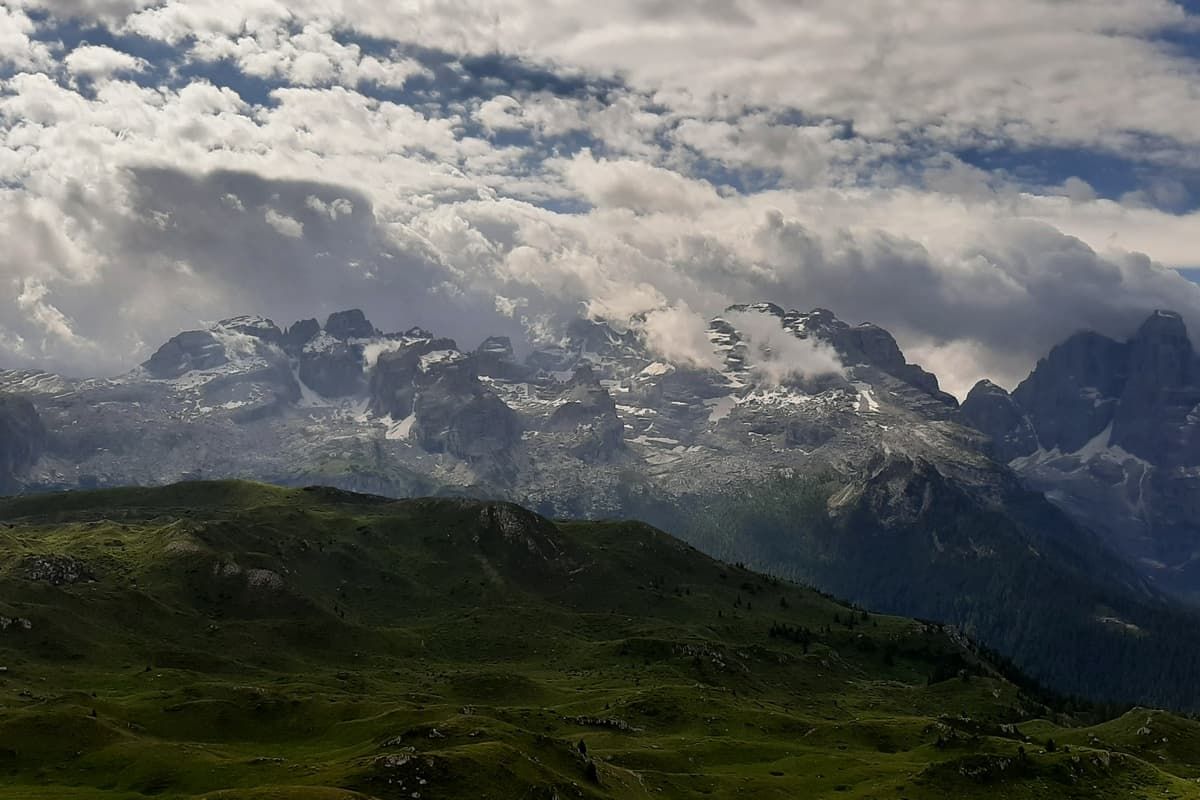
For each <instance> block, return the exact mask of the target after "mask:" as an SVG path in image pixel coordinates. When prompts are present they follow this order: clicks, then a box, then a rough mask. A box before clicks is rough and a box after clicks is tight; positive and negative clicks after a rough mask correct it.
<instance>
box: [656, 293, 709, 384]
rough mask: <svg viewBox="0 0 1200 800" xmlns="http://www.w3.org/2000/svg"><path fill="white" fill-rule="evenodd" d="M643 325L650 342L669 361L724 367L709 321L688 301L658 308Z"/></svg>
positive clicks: (687, 364) (686, 364)
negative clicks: (715, 345) (709, 327)
mask: <svg viewBox="0 0 1200 800" xmlns="http://www.w3.org/2000/svg"><path fill="white" fill-rule="evenodd" d="M640 328H641V331H642V333H643V334H644V335H645V337H646V346H647V347H649V348H650V350H651V351H653V352H655V353H657V354H658V355H660V356H662V357H663V358H664V359H666V360H667V361H668V362H670V363H672V364H677V365H680V366H687V367H696V368H699V369H720V368H721V366H722V364H721V360H720V359H719V358H718V357H717V354H716V352H715V351H714V350H713V345H712V342H711V341H710V340H709V338H708V322H707V320H705V318H704V317H703V316H701V315H700V314H697V313H696V312H695V311H693V310H692V309H691V308H690V307H689V306H688V305H687V303H680V304H679V305H676V306H668V307H666V308H656V309H654V310H653V311H651V312H649V313H648V314H646V316H645V319H644V320H642V321H641V323H640Z"/></svg>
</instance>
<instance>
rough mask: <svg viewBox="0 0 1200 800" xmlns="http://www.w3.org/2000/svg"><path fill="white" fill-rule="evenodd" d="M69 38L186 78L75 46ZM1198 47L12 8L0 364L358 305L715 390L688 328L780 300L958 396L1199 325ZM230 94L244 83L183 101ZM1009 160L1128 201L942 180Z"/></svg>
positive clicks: (891, 19)
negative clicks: (1101, 173) (847, 328)
mask: <svg viewBox="0 0 1200 800" xmlns="http://www.w3.org/2000/svg"><path fill="white" fill-rule="evenodd" d="M35 11H38V12H42V11H48V12H50V13H51V14H52V15H54V16H52V17H51V18H50V19H48V20H45V21H42V22H34V20H35V19H41V16H40V15H39V14H37V13H34V12H35ZM55 17H58V18H67V17H83V18H86V19H87V20H90V21H92V22H95V23H96V24H99V25H103V26H107V27H108V28H109V29H111V30H112V31H113V32H114V33H117V34H121V35H123V36H125V37H138V36H140V37H146V38H148V39H152V40H155V41H156V42H157V43H158V45H162V44H166V45H170V46H171V47H173V48H174V51H175V53H176V57H177V62H176V63H173V64H171V65H156V64H150V63H148V62H146V61H145V59H144V58H143V56H142V55H139V53H138V52H136V51H134V50H131V51H130V52H124V51H122V50H119V49H115V48H114V47H107V46H98V45H88V44H83V45H79V46H76V47H74V48H70V47H66V46H61V45H59V44H58V43H57V42H56V41H55V35H54V28H53V26H54V24H55ZM1188 29H1191V30H1192V32H1193V33H1194V32H1195V31H1196V29H1197V18H1196V17H1195V16H1189V15H1188V14H1187V12H1186V11H1185V10H1184V9H1183V7H1182V6H1181V5H1178V4H1176V3H1172V2H1167V0H1138V2H1128V0H1086V1H1085V0H1054V1H1053V2H1052V1H1051V0H1014V2H1012V3H1006V4H1001V5H995V6H989V7H984V6H980V5H979V4H977V3H973V2H967V1H966V0H962V2H948V1H947V0H918V1H917V2H912V3H905V4H895V3H890V2H884V1H883V0H872V1H871V2H863V3H854V4H847V3H842V2H838V3H835V2H833V1H832V0H816V1H815V2H811V3H805V4H802V5H800V4H795V3H787V2H780V1H779V0H741V1H740V2H728V3H695V2H676V0H663V1H661V2H654V3H644V2H634V0H621V1H619V2H615V3H609V4H603V5H599V4H595V3H584V2H574V1H573V0H560V1H559V2H555V3H551V4H537V5H536V6H535V5H533V4H529V3H524V2H517V0H511V1H510V0H489V2H483V1H482V0H458V1H457V2H453V3H451V2H445V3H442V2H435V3H430V4H408V3H398V4H397V3H387V4H384V3H372V2H366V1H365V0H355V2H349V0H346V1H344V2H339V1H338V0H333V1H332V2H330V0H322V2H320V3H318V2H315V0H314V1H313V2H308V1H307V0H300V2H296V3H288V4H286V6H284V5H280V4H278V3H275V2H260V1H259V0H254V2H251V1H250V0H222V2H220V3H217V2H215V0H187V1H186V2H184V1H182V0H170V1H169V2H165V3H155V2H141V1H139V0H94V1H89V0H67V1H66V2H34V0H20V2H18V3H16V4H14V5H10V6H9V7H7V8H0V236H2V237H3V240H4V241H5V242H6V247H5V248H4V250H3V252H0V284H4V285H7V286H9V287H10V289H11V291H10V292H9V293H8V294H7V297H8V299H7V300H6V299H5V296H4V295H0V366H6V365H9V364H18V363H19V364H25V363H36V364H40V365H45V366H50V367H54V368H60V369H64V370H67V371H72V372H95V371H101V372H115V371H119V370H122V369H126V368H128V367H130V366H132V365H133V363H135V361H136V360H138V359H141V358H144V357H145V356H146V355H147V351H148V349H150V348H152V347H153V346H155V345H156V344H157V343H158V342H159V341H161V340H162V339H164V338H166V337H167V336H169V335H170V334H172V333H174V332H175V331H177V330H178V329H180V328H184V327H188V326H190V325H194V324H196V322H197V321H198V320H201V319H214V318H219V317H221V316H225V315H231V314H235V313H245V312H254V313H266V314H268V315H271V316H274V317H276V318H277V321H279V322H281V323H286V322H289V321H291V320H293V319H296V318H300V317H308V316H320V315H322V314H324V313H327V312H328V311H331V310H336V309H337V308H341V307H347V306H362V307H364V308H365V309H366V310H367V311H368V312H369V314H370V315H371V316H372V318H373V319H374V320H375V321H376V322H377V323H378V324H380V325H381V326H385V327H390V328H407V327H409V326H411V325H413V324H420V325H423V326H425V327H428V328H431V329H433V330H435V331H437V332H439V333H442V332H445V333H447V334H449V335H454V336H458V337H459V338H461V339H463V342H462V344H463V345H464V346H473V345H474V344H475V341H474V340H477V339H480V338H482V337H483V336H484V335H486V334H488V333H492V332H496V333H508V334H510V335H520V334H521V333H523V332H528V333H530V334H531V335H534V336H537V335H543V334H545V335H549V334H550V332H552V331H553V329H554V325H555V322H556V321H557V320H560V319H562V318H563V317H564V316H567V315H573V314H578V313H581V312H585V313H590V314H593V315H595V316H600V317H607V318H611V319H614V320H618V321H621V322H622V323H627V322H628V321H629V320H630V318H631V317H633V316H635V315H644V320H645V321H644V322H643V323H642V324H643V325H644V329H645V331H646V333H647V335H648V336H649V337H651V339H652V341H653V342H654V343H655V346H656V347H658V349H659V350H660V351H661V352H663V353H664V354H665V355H666V356H667V357H669V358H672V359H674V360H677V361H679V362H681V363H691V364H696V365H703V364H704V363H706V360H707V359H709V358H711V354H710V353H706V352H705V345H706V343H707V342H706V340H705V339H704V338H703V330H704V321H705V319H706V318H707V316H708V315H710V314H714V313H717V312H719V311H721V310H722V309H723V307H724V306H725V305H726V304H728V303H730V302H736V301H756V300H770V301H773V302H776V303H778V304H780V305H784V306H788V307H798V308H802V309H808V308H812V307H815V306H823V307H828V308H831V309H833V310H834V311H835V312H836V313H837V314H839V315H840V316H842V317H843V318H845V319H847V320H848V321H852V322H857V321H863V320H871V321H875V322H878V323H879V324H881V325H883V326H885V327H887V328H889V329H890V330H892V332H893V333H895V334H896V335H897V338H898V339H899V340H900V342H901V344H902V346H904V347H905V348H906V351H907V353H908V355H909V357H910V359H913V360H919V361H922V362H924V363H925V365H926V366H928V367H930V368H931V369H933V370H935V371H936V372H938V373H939V375H940V377H942V378H943V381H944V383H947V384H948V386H949V388H950V389H951V390H954V391H957V392H959V393H961V392H962V391H963V390H964V389H965V388H967V387H969V385H970V383H971V382H973V381H974V379H976V378H978V377H980V376H982V375H989V376H991V377H993V378H995V379H996V380H998V381H999V382H1001V383H1008V384H1011V383H1013V382H1014V381H1015V380H1017V379H1019V378H1020V377H1021V376H1022V375H1023V373H1024V372H1025V371H1027V370H1028V368H1029V367H1030V366H1031V365H1032V363H1033V361H1034V360H1035V359H1036V358H1037V357H1038V356H1039V355H1041V354H1042V353H1043V352H1044V351H1045V350H1046V349H1047V348H1048V347H1049V346H1051V345H1052V344H1054V343H1055V342H1056V341H1058V340H1059V339H1061V338H1063V337H1065V336H1066V335H1069V334H1070V333H1071V332H1073V331H1074V330H1076V329H1078V328H1080V327H1094V328H1097V329H1100V330H1102V331H1105V332H1107V333H1111V334H1114V335H1122V334H1124V333H1127V332H1128V331H1129V330H1131V329H1132V328H1133V327H1134V326H1135V325H1136V323H1137V322H1138V320H1139V319H1140V317H1141V316H1142V315H1144V314H1145V313H1147V312H1148V311H1149V310H1150V309H1152V308H1155V307H1160V306H1166V307H1172V308H1176V309H1177V310H1179V311H1181V312H1182V313H1184V314H1185V316H1186V318H1187V319H1188V321H1189V323H1190V324H1191V326H1192V328H1193V329H1194V330H1197V331H1200V289H1198V288H1197V287H1195V286H1194V285H1192V284H1190V283H1189V282H1187V281H1185V280H1184V279H1183V278H1181V277H1180V276H1179V275H1177V274H1176V273H1175V272H1173V271H1172V270H1171V269H1169V267H1181V266H1198V265H1200V215H1198V214H1197V213H1195V212H1180V211H1179V210H1178V209H1179V208H1186V207H1189V206H1190V205H1195V202H1194V200H1195V199H1196V198H1191V199H1192V201H1193V202H1190V203H1189V194H1188V193H1189V192H1195V191H1197V188H1196V187H1194V186H1192V185H1191V184H1188V183H1186V182H1176V183H1174V184H1171V183H1170V182H1169V181H1168V182H1166V183H1164V182H1163V181H1162V180H1161V176H1162V175H1163V174H1165V173H1166V172H1170V171H1178V172H1179V174H1181V175H1184V176H1187V175H1193V176H1194V175H1198V174H1200V172H1198V170H1200V157H1198V156H1197V155H1196V154H1197V153H1200V95H1197V93H1196V91H1195V86H1197V85H1200V68H1198V66H1197V61H1196V60H1195V59H1194V58H1192V57H1189V56H1188V55H1187V54H1186V53H1185V52H1183V51H1181V50H1179V49H1177V48H1172V47H1170V46H1168V45H1167V44H1164V43H1163V42H1162V41H1161V40H1160V38H1158V34H1160V33H1162V32H1164V31H1179V30H1184V31H1186V30H1188ZM356 34H357V35H361V36H370V37H373V38H372V41H373V42H376V44H375V45H372V46H368V45H367V44H366V43H365V40H356V39H355V35H356ZM126 40H127V41H136V38H132V39H128V38H127V39H126ZM379 42H383V44H382V45H379V44H378V43H379ZM421 48H426V50H425V51H424V52H426V53H428V52H429V49H434V50H437V51H439V53H440V55H439V58H441V59H442V62H439V63H442V64H443V68H441V69H443V71H442V72H441V73H439V72H437V70H436V69H435V66H436V65H434V66H431V63H432V62H431V63H425V62H423V61H422V58H424V57H423V56H422V55H421V53H422V52H423V51H422V50H421ZM471 56H478V57H486V58H490V59H492V61H493V62H495V63H496V64H499V65H502V64H503V63H507V62H505V59H509V60H510V61H511V59H513V58H519V59H521V62H520V63H521V64H524V65H526V66H528V65H532V68H537V69H541V70H543V72H547V73H553V74H554V75H555V76H557V77H559V78H561V79H562V80H563V81H566V82H567V83H568V84H569V85H571V86H575V87H578V88H577V90H558V91H553V90H551V89H547V88H545V86H542V85H539V84H537V83H536V82H532V83H531V82H529V81H525V82H524V83H522V82H519V81H517V82H514V81H513V80H510V79H509V78H508V77H506V76H505V74H504V70H503V69H502V68H501V67H500V66H497V67H496V68H495V73H494V74H491V75H484V76H483V77H482V78H479V80H478V84H479V86H478V87H477V88H476V89H474V90H472V91H471V92H466V93H465V94H454V91H457V89H458V88H461V86H460V85H466V84H467V83H468V81H467V79H466V76H467V72H468V70H467V68H466V67H465V66H464V64H466V63H467V62H466V61H465V60H463V59H467V58H468V57H471ZM455 59H458V60H457V61H456V60H455ZM218 63H219V64H222V65H225V66H226V67H228V68H229V69H231V70H232V71H233V72H234V73H235V74H238V73H240V74H241V75H243V76H246V77H247V81H246V82H239V81H238V80H231V81H230V83H229V85H226V86H217V85H214V84H212V83H210V82H209V81H208V80H206V79H204V78H201V77H198V75H199V74H200V73H199V72H198V70H199V68H200V67H207V66H212V65H213V64H218ZM446 63H448V64H449V65H450V66H449V67H445V66H444V65H445V64H446ZM159 67H164V68H166V71H167V72H169V73H170V75H171V79H170V81H169V83H168V84H167V85H162V86H158V85H152V84H151V83H149V80H150V79H149V78H147V77H146V76H147V75H149V74H151V73H152V72H154V70H155V69H157V68H159ZM152 68H154V69H152ZM447 70H448V72H447ZM206 74H207V73H206ZM447 75H449V76H450V77H447ZM435 77H436V80H435ZM477 77H478V76H477ZM78 78H87V79H88V80H87V81H77V80H76V79H78ZM250 79H253V80H255V81H265V82H266V83H265V84H261V85H266V86H267V87H269V99H267V100H266V101H264V100H263V99H262V97H261V96H259V95H258V94H256V93H257V92H258V91H259V90H258V89H257V88H255V87H257V86H260V84H257V83H255V84H251V83H249V82H248V81H249V80H250ZM421 81H424V82H425V83H424V84H421V83H420V82H421ZM77 83H79V84H82V85H77ZM416 85H424V86H426V92H425V94H423V95H420V96H417V95H413V96H412V97H408V96H406V95H404V94H403V92H404V91H408V90H411V89H412V87H413V86H416ZM1031 148H1041V149H1045V148H1052V149H1055V150H1053V152H1064V153H1070V152H1075V151H1079V152H1086V153H1090V154H1093V155H1096V156H1098V157H1103V158H1107V159H1116V160H1118V161H1120V162H1121V163H1127V164H1130V165H1132V167H1131V169H1132V171H1133V173H1138V171H1139V170H1145V171H1147V174H1148V175H1150V178H1148V179H1147V181H1146V183H1145V185H1144V186H1141V187H1140V188H1138V189H1136V190H1134V191H1130V192H1128V193H1126V194H1125V195H1123V196H1120V197H1116V198H1110V199H1104V198H1103V197H1100V196H1099V195H1100V194H1101V192H1098V190H1097V188H1096V186H1095V185H1093V184H1094V183H1095V182H1096V179H1095V178H1094V176H1091V175H1088V174H1084V175H1080V176H1068V177H1066V178H1064V179H1061V180H1060V182H1059V183H1058V184H1056V185H1054V186H1041V185H1038V184H1037V182H1036V181H1033V182H1030V181H1028V180H1024V179H1020V180H1019V179H1018V178H1017V177H1015V175H1017V174H1018V173H1020V172H1021V170H1020V169H1014V168H1005V169H1000V168H996V169H993V170H990V171H989V170H985V169H982V168H980V167H978V166H970V165H968V164H965V163H963V162H962V161H961V160H959V158H957V157H956V156H955V155H954V154H955V153H960V152H963V151H964V150H967V149H977V150H982V151H985V152H996V153H1003V154H1005V155H1006V156H1007V158H1006V159H1005V162H1006V163H1008V164H1010V165H1011V164H1017V165H1018V167H1019V166H1020V164H1021V161H1022V159H1023V158H1028V159H1029V160H1030V162H1031V163H1032V162H1034V161H1036V160H1037V158H1039V157H1038V156H1035V155H1030V154H1031V153H1034V151H1033V150H1031ZM1172 209H1175V210H1172ZM501 301H502V302H501ZM795 355H796V359H797V363H803V364H804V366H803V369H805V370H814V369H824V368H826V367H828V366H829V365H828V364H824V365H822V363H821V361H820V358H819V355H820V354H819V353H818V354H815V355H814V354H813V353H805V354H795ZM801 355H803V358H801ZM806 359H807V360H806ZM812 359H816V360H812Z"/></svg>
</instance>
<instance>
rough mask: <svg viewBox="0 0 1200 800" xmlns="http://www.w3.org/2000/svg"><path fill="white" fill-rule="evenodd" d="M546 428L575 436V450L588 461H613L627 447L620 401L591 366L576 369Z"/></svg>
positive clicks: (572, 445) (573, 446)
mask: <svg viewBox="0 0 1200 800" xmlns="http://www.w3.org/2000/svg"><path fill="white" fill-rule="evenodd" d="M545 430H546V431H550V432H556V433H565V434H568V435H571V436H573V437H574V439H575V441H573V442H571V443H570V444H569V445H568V448H569V450H570V452H571V454H572V455H574V456H575V457H576V458H579V459H580V460H582V461H586V462H588V463H598V462H607V461H613V460H614V459H616V458H617V457H618V456H619V455H620V454H621V453H622V452H623V451H624V449H625V438H624V434H625V423H623V422H621V418H620V417H618V416H617V403H616V401H615V400H613V398H612V395H610V394H609V393H608V390H606V389H605V388H604V387H603V386H602V385H601V384H600V381H599V379H598V378H597V377H596V375H595V373H593V372H592V370H591V369H590V368H589V367H582V368H580V369H579V370H578V371H576V373H575V377H574V378H573V379H572V381H571V383H570V385H569V388H568V390H567V391H566V392H565V393H564V395H563V403H562V405H560V406H558V407H557V408H556V409H554V412H553V413H552V414H551V415H550V419H549V420H548V421H547V423H546V426H545Z"/></svg>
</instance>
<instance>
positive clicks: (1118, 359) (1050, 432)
mask: <svg viewBox="0 0 1200 800" xmlns="http://www.w3.org/2000/svg"><path fill="white" fill-rule="evenodd" d="M1128 368H1129V348H1128V346H1127V345H1125V344H1122V343H1119V342H1115V341H1113V340H1112V339H1109V338H1108V337H1106V336H1101V335H1100V334H1098V333H1092V332H1090V331H1087V332H1082V333H1077V334H1075V335H1074V336H1072V337H1071V338H1069V339H1067V340H1066V341H1065V342H1063V343H1062V344H1060V345H1058V346H1057V347H1055V348H1054V349H1053V350H1051V351H1050V355H1049V356H1047V357H1046V358H1045V359H1043V360H1042V361H1040V362H1038V365H1037V367H1036V368H1035V369H1034V371H1033V373H1032V374H1030V376H1029V377H1028V378H1026V379H1025V380H1024V381H1022V382H1021V385H1020V386H1018V387H1017V388H1016V390H1015V391H1014V392H1013V400H1014V401H1015V402H1016V404H1017V405H1018V406H1019V407H1020V408H1021V409H1022V410H1023V411H1024V412H1025V414H1026V415H1027V416H1028V417H1029V420H1030V422H1031V423H1032V424H1033V427H1034V430H1035V431H1037V436H1038V441H1039V442H1040V443H1041V444H1042V445H1043V446H1044V447H1045V448H1046V449H1047V450H1052V449H1054V448H1058V449H1059V450H1062V451H1063V452H1073V451H1075V450H1078V449H1079V448H1081V447H1083V446H1084V445H1085V444H1087V443H1088V442H1089V441H1090V440H1091V439H1092V438H1094V437H1095V436H1096V435H1098V434H1099V433H1100V432H1101V431H1103V430H1104V429H1105V428H1106V427H1108V424H1109V423H1110V422H1111V421H1112V418H1113V412H1114V410H1115V406H1116V401H1117V399H1118V398H1119V397H1120V395H1121V391H1122V389H1123V388H1124V385H1125V380H1126V376H1127V374H1128Z"/></svg>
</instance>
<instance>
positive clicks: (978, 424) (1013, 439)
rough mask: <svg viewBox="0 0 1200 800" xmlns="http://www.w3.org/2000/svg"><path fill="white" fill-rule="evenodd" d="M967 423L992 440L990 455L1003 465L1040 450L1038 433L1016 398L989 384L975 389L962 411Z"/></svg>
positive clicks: (986, 382)
mask: <svg viewBox="0 0 1200 800" xmlns="http://www.w3.org/2000/svg"><path fill="white" fill-rule="evenodd" d="M961 413H962V417H963V419H964V420H965V421H966V423H967V424H968V425H970V426H971V427H973V428H975V429H976V430H979V431H982V432H983V433H986V434H987V435H988V437H989V438H990V439H991V443H990V445H989V447H988V454H989V455H990V456H991V457H992V458H994V459H996V460H997V461H1000V462H1002V463H1007V462H1009V461H1012V460H1013V459H1014V458H1018V457H1020V456H1027V455H1029V454H1030V453H1032V452H1033V451H1035V450H1037V449H1038V440H1037V433H1036V432H1035V431H1034V429H1033V425H1032V424H1030V422H1029V419H1028V417H1026V416H1025V412H1024V411H1022V410H1021V408H1020V406H1018V405H1017V403H1016V401H1015V400H1013V398H1012V396H1011V395H1009V393H1008V392H1006V391H1005V390H1004V389H1003V388H1002V387H1000V386H997V385H996V384H994V383H992V382H991V381H989V380H982V381H980V382H979V383H977V384H975V386H974V387H973V388H972V389H971V392H970V394H968V395H967V399H966V400H964V401H963V404H962V407H961Z"/></svg>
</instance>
